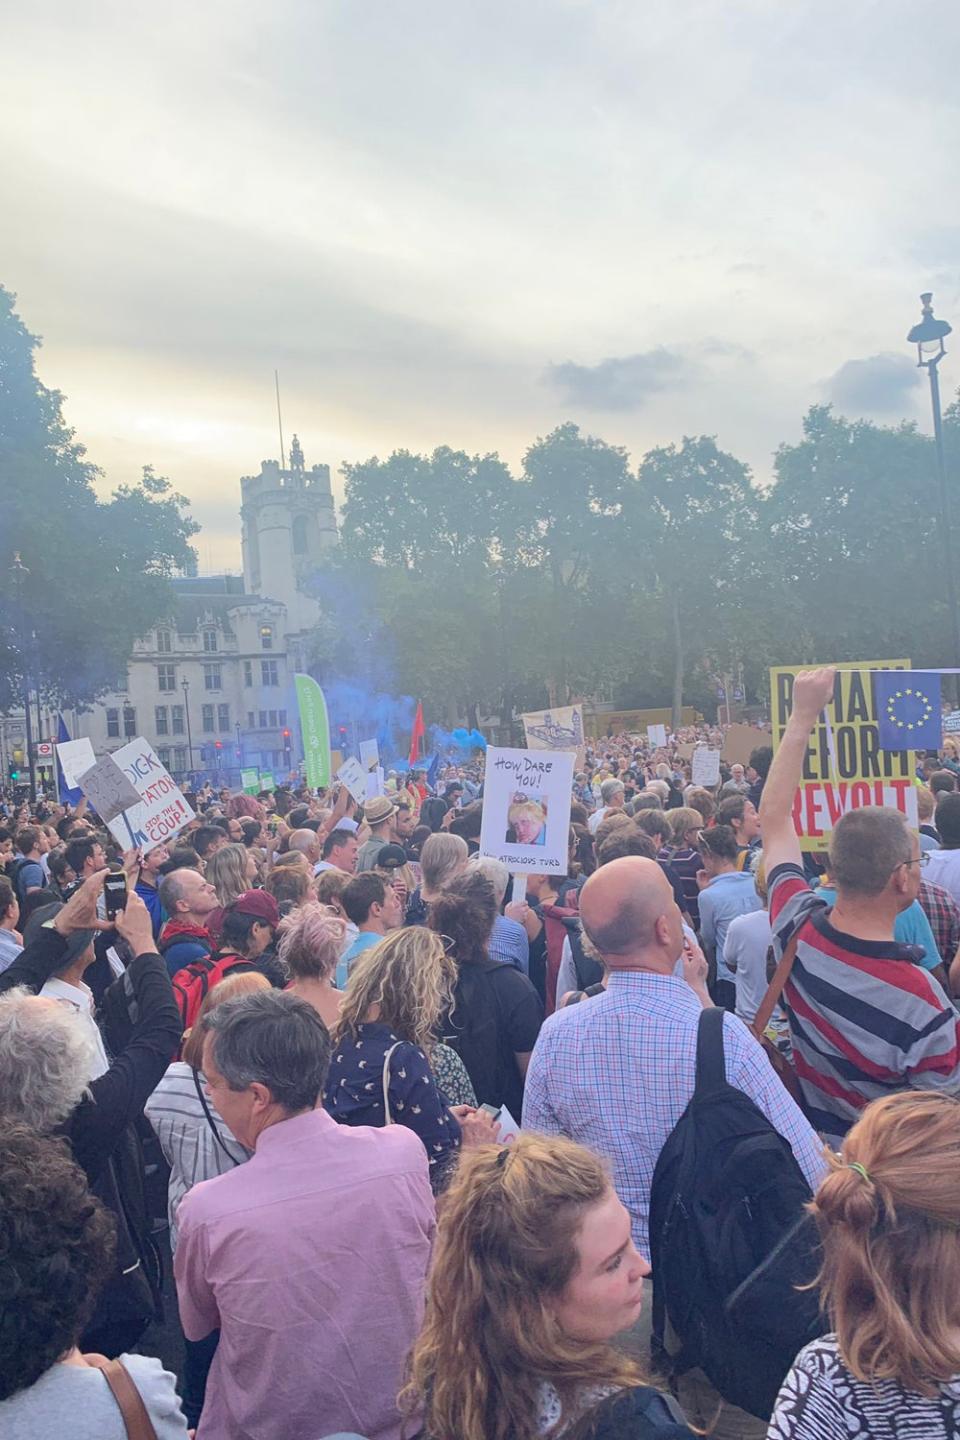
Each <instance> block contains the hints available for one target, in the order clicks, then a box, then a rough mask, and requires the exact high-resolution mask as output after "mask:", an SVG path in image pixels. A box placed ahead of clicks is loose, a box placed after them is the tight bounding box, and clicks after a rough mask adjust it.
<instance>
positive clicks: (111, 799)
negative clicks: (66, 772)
mask: <svg viewBox="0 0 960 1440" xmlns="http://www.w3.org/2000/svg"><path fill="white" fill-rule="evenodd" d="M79 780H80V789H81V790H82V791H83V793H84V795H86V797H87V799H88V800H89V801H90V803H91V804H92V805H93V807H94V809H95V810H96V812H97V814H98V815H99V816H100V819H101V820H102V821H103V823H104V824H105V825H109V823H110V821H111V820H113V819H114V818H115V817H116V816H117V815H122V814H123V812H124V810H129V809H130V808H131V806H133V805H139V804H140V793H139V791H138V790H137V789H136V788H135V786H134V785H133V784H131V782H130V780H129V779H128V778H127V776H126V775H124V773H123V771H122V770H121V769H120V766H119V765H118V764H117V762H116V761H115V760H114V758H113V756H112V755H104V757H103V759H102V760H95V761H94V763H93V764H92V765H91V767H90V769H89V770H84V772H83V774H82V775H81V776H80V777H79ZM120 828H121V830H122V831H123V834H124V836H126V834H127V831H126V827H125V826H121V827H120Z"/></svg>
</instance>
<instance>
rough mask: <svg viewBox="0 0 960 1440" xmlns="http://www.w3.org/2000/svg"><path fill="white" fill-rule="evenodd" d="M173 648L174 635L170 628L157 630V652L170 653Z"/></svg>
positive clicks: (161, 653)
mask: <svg viewBox="0 0 960 1440" xmlns="http://www.w3.org/2000/svg"><path fill="white" fill-rule="evenodd" d="M172 650H173V636H172V635H171V634H170V631H169V630H158V631H157V652H158V654H160V655H169V654H170V653H171V651H172Z"/></svg>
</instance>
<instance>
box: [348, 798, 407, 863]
mask: <svg viewBox="0 0 960 1440" xmlns="http://www.w3.org/2000/svg"><path fill="white" fill-rule="evenodd" d="M396 814H397V807H396V805H395V804H394V802H393V801H392V800H391V799H390V797H389V795H377V796H375V798H374V799H373V800H368V801H367V803H366V805H364V807H363V818H364V820H365V821H366V823H367V824H368V825H369V826H370V839H369V840H367V841H365V842H364V844H363V845H361V846H360V853H359V855H358V856H357V874H358V875H359V874H360V873H361V872H362V871H364V870H375V869H376V868H377V859H378V856H379V854H380V851H381V850H382V849H383V848H384V846H385V845H392V844H394V843H395V841H396V839H397V826H396Z"/></svg>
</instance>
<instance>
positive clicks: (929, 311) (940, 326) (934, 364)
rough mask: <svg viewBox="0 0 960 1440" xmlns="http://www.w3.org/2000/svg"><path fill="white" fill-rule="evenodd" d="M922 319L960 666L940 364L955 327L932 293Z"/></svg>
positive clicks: (921, 350)
mask: <svg viewBox="0 0 960 1440" xmlns="http://www.w3.org/2000/svg"><path fill="white" fill-rule="evenodd" d="M920 301H921V304H922V306H923V310H922V315H923V318H922V320H921V321H920V324H919V325H914V327H913V329H912V330H911V331H910V334H909V335H908V336H907V339H908V340H909V341H910V342H911V344H914V345H916V347H917V364H918V365H919V366H920V367H921V368H922V369H924V370H926V372H927V375H928V376H929V378H930V405H931V408H932V410H933V441H934V451H935V453H936V461H937V488H938V491H939V497H940V532H941V534H942V536H943V564H944V572H945V578H946V584H947V605H948V607H949V609H950V633H951V636H952V639H953V663H954V665H955V666H957V667H960V610H958V608H957V577H956V570H955V567H954V561H953V541H952V533H951V526H950V492H949V490H948V489H947V466H946V460H945V458H944V453H943V418H942V416H941V413H940V371H939V366H940V361H941V360H942V359H943V357H944V355H946V353H947V352H946V349H945V347H944V343H943V342H944V340H945V339H946V337H947V336H948V335H949V334H950V332H951V330H952V328H953V327H952V326H951V325H949V324H948V323H947V321H946V320H937V319H935V318H934V314H933V292H932V291H930V290H928V291H926V293H925V294H923V295H921V296H920Z"/></svg>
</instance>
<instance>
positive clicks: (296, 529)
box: [291, 515, 307, 555]
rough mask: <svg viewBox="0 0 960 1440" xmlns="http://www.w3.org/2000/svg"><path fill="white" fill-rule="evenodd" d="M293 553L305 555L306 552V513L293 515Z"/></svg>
mask: <svg viewBox="0 0 960 1440" xmlns="http://www.w3.org/2000/svg"><path fill="white" fill-rule="evenodd" d="M291 533H292V536H293V553H294V555H306V553H307V517H306V515H294V517H293V527H292V531H291Z"/></svg>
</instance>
